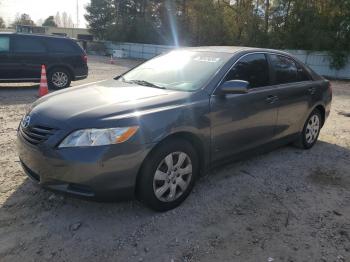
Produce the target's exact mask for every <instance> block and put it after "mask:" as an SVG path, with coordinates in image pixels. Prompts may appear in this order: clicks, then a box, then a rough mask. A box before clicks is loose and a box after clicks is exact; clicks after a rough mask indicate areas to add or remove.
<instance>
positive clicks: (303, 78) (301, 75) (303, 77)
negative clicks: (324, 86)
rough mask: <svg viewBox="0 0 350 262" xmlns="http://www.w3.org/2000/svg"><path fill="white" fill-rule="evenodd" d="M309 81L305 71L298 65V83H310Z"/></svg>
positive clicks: (309, 78)
mask: <svg viewBox="0 0 350 262" xmlns="http://www.w3.org/2000/svg"><path fill="white" fill-rule="evenodd" d="M310 80H311V77H310V76H309V74H308V73H307V72H306V70H305V69H304V68H302V67H301V66H299V65H298V81H300V82H303V81H310Z"/></svg>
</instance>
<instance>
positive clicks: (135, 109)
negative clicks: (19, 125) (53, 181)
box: [30, 80, 191, 127]
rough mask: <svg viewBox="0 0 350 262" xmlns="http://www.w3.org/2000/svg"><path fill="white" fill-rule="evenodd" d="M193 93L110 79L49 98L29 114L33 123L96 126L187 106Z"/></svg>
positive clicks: (36, 103)
mask: <svg viewBox="0 0 350 262" xmlns="http://www.w3.org/2000/svg"><path fill="white" fill-rule="evenodd" d="M190 94H191V93H189V92H182V91H173V90H166V89H159V88H152V87H146V86H140V85H133V84H127V83H123V82H120V81H116V80H107V81H102V82H99V83H97V84H92V85H88V86H83V87H76V88H74V87H73V88H69V89H66V90H62V91H58V92H55V93H53V94H50V95H47V96H45V97H43V98H41V99H39V100H37V102H35V103H34V104H33V105H32V109H31V112H30V115H31V118H32V121H33V122H32V123H33V124H35V122H37V124H40V125H44V126H50V127H55V126H57V125H60V126H61V127H62V125H67V126H71V127H73V126H74V127H77V126H79V127H82V126H96V124H97V123H99V124H98V125H101V123H102V122H103V121H104V120H105V121H107V120H111V119H114V120H115V119H120V118H123V117H127V116H130V115H131V114H135V113H137V115H138V116H140V115H142V113H143V112H145V111H149V110H155V109H156V110H162V108H167V107H169V106H170V107H171V106H179V105H184V104H185V103H186V102H188V101H189V97H190ZM43 122H44V123H43ZM98 125H97V126H98ZM102 126H103V124H102Z"/></svg>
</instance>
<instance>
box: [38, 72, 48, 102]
mask: <svg viewBox="0 0 350 262" xmlns="http://www.w3.org/2000/svg"><path fill="white" fill-rule="evenodd" d="M48 93H49V89H48V87H47V79H46V67H45V65H41V78H40V87H39V94H38V96H39V97H42V96H44V95H47V94H48Z"/></svg>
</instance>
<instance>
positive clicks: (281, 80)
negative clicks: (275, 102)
mask: <svg viewBox="0 0 350 262" xmlns="http://www.w3.org/2000/svg"><path fill="white" fill-rule="evenodd" d="M269 59H270V62H271V65H272V69H273V81H274V85H275V87H276V90H277V92H278V93H277V95H278V98H279V109H278V118H277V125H276V138H280V137H284V136H288V135H292V134H294V133H297V132H299V131H300V128H301V126H302V125H303V122H304V120H305V118H306V114H307V113H308V111H309V108H310V106H311V105H310V103H311V99H312V96H313V95H314V94H315V92H316V88H315V87H314V82H313V81H312V78H311V76H309V74H308V73H307V72H306V70H305V69H304V68H303V67H301V66H300V65H299V64H298V63H297V62H296V61H295V60H294V59H292V58H291V57H288V56H284V55H280V54H269Z"/></svg>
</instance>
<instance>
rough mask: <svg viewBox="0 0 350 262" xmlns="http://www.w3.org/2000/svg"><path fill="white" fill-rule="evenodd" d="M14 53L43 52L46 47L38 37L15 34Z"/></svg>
mask: <svg viewBox="0 0 350 262" xmlns="http://www.w3.org/2000/svg"><path fill="white" fill-rule="evenodd" d="M13 51H14V52H16V53H45V52H46V47H45V45H44V43H43V42H42V40H41V39H40V38H39V37H27V36H17V37H14V39H13Z"/></svg>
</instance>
